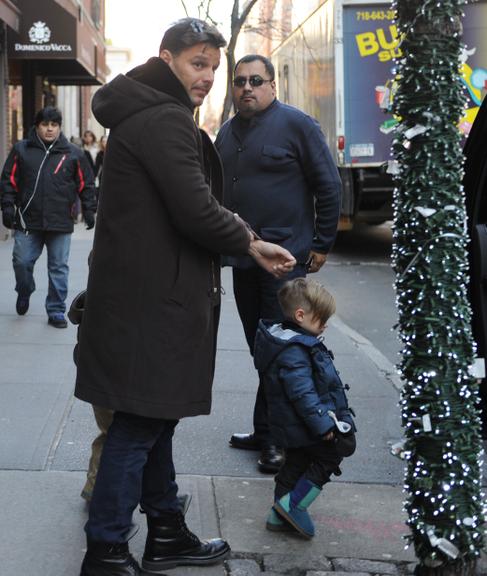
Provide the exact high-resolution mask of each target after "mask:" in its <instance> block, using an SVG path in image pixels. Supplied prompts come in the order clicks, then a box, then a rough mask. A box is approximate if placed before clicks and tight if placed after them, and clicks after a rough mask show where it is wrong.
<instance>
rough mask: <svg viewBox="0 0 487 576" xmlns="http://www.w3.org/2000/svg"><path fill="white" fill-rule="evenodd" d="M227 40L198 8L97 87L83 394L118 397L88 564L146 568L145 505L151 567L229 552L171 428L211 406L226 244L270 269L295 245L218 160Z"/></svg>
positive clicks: (94, 575) (102, 571) (94, 398)
mask: <svg viewBox="0 0 487 576" xmlns="http://www.w3.org/2000/svg"><path fill="white" fill-rule="evenodd" d="M224 45H225V40H224V39H223V37H222V36H221V34H220V33H219V32H218V30H217V29H216V28H214V27H213V26H210V25H209V24H207V23H205V22H203V21H201V20H197V19H194V18H186V19H183V20H181V21H179V22H177V23H176V24H174V25H173V26H172V27H171V28H170V29H169V30H167V31H166V33H165V35H164V37H163V39H162V43H161V47H160V51H159V57H158V58H151V59H149V60H148V62H147V63H146V64H144V65H142V66H139V67H137V68H135V69H134V70H132V71H130V72H129V73H128V74H127V75H125V76H124V75H119V76H117V77H116V78H115V79H114V80H113V81H112V82H110V83H109V84H107V85H106V86H104V87H103V88H101V89H100V90H99V91H98V92H97V93H96V95H95V96H94V99H93V111H94V113H95V116H96V118H97V119H98V120H99V121H100V123H101V124H102V125H103V126H105V127H107V128H110V137H109V139H108V144H107V148H106V152H105V158H104V169H103V192H102V194H101V196H100V205H99V217H98V221H97V226H96V231H95V241H94V247H93V258H92V262H91V267H90V273H89V278H88V288H87V295H86V306H85V311H84V316H83V322H82V324H81V328H80V335H79V355H78V374H77V380H76V392H75V394H76V396H77V397H78V398H80V399H81V400H85V401H87V402H90V403H91V404H94V405H96V406H101V407H103V408H108V409H111V410H114V412H115V413H114V418H113V423H112V424H111V426H110V428H109V430H108V434H107V438H106V441H105V445H104V448H103V453H102V456H101V460H100V467H99V470H98V475H97V479H96V483H95V487H94V490H93V496H92V500H91V505H90V514H89V519H88V522H87V524H86V527H85V530H86V534H87V540H88V549H87V553H86V556H85V558H84V560H83V565H82V569H81V576H101V575H103V576H133V575H136V574H139V573H140V569H139V566H138V563H137V562H136V561H135V559H134V558H133V557H132V556H131V555H130V553H129V549H128V540H129V538H130V536H131V534H133V529H132V513H133V510H134V509H135V508H136V506H137V505H138V504H140V505H141V507H142V509H143V511H144V512H145V514H146V516H147V523H148V534H147V539H146V546H145V551H144V556H143V559H142V566H143V569H144V570H145V571H146V572H148V573H151V574H162V573H164V572H165V571H166V570H167V569H168V568H173V567H175V566H179V565H184V564H188V565H205V564H211V563H214V562H219V561H221V560H223V559H224V558H225V557H226V555H227V554H228V552H229V550H230V548H229V546H228V544H227V543H226V542H225V541H224V540H222V539H220V538H217V539H213V540H210V541H201V540H200V539H199V538H198V537H197V536H196V535H195V534H193V533H192V532H190V530H189V529H188V527H187V526H186V523H185V520H184V516H183V514H182V513H181V510H180V507H179V503H178V500H177V490H178V487H177V484H176V482H175V470H174V464H173V458H172V437H173V433H174V429H175V427H176V425H177V423H178V420H179V419H180V418H184V417H188V416H197V415H200V414H208V413H209V412H210V408H211V387H212V380H213V373H214V366H215V352H216V335H217V328H218V318H219V309H220V288H221V287H220V272H219V270H220V257H219V254H220V253H223V254H231V255H238V254H246V253H247V254H250V255H251V256H252V257H253V258H254V259H255V260H256V261H257V262H258V263H259V264H260V265H262V266H263V267H264V268H265V269H266V270H267V271H268V272H269V273H274V274H276V275H278V276H281V275H284V274H285V273H287V272H288V271H289V270H292V268H293V266H294V263H295V260H294V258H293V257H292V256H291V254H290V253H289V252H288V251H287V250H285V249H283V248H281V247H280V246H276V245H274V244H269V243H267V242H264V241H262V240H260V239H258V238H257V237H256V235H255V234H254V233H253V232H252V231H251V230H250V229H249V228H248V227H247V226H246V225H245V224H244V222H243V221H242V220H241V219H240V218H238V217H237V216H236V215H235V214H233V213H232V212H230V211H229V210H226V209H225V208H223V207H222V206H221V205H220V202H221V200H222V192H223V190H222V173H221V165H220V161H219V159H218V157H217V154H216V151H215V149H214V147H213V144H212V143H211V140H210V139H209V137H208V135H207V134H206V133H204V132H202V131H200V130H198V127H197V126H196V124H195V122H194V116H193V113H194V108H195V107H196V106H200V105H201V104H202V102H203V100H204V99H205V97H206V95H207V94H208V92H209V91H210V89H211V87H212V85H213V80H214V75H215V71H216V69H217V67H218V65H219V63H220V48H221V47H223V46H224Z"/></svg>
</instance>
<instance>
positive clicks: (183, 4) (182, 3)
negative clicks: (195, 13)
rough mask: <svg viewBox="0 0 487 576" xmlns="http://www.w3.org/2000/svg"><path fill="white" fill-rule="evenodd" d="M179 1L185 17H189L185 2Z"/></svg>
mask: <svg viewBox="0 0 487 576" xmlns="http://www.w3.org/2000/svg"><path fill="white" fill-rule="evenodd" d="M179 1H180V2H181V5H182V7H183V10H184V12H185V14H186V16H188V17H189V14H188V9H187V8H186V2H185V1H184V0H179Z"/></svg>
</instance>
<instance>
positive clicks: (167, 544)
mask: <svg viewBox="0 0 487 576" xmlns="http://www.w3.org/2000/svg"><path fill="white" fill-rule="evenodd" d="M147 524H148V534H147V540H146V543H145V551H144V556H143V558H142V568H143V569H144V570H145V571H146V572H149V573H150V574H162V573H163V570H167V569H168V568H175V567H176V566H206V565H207V564H215V563H217V562H221V561H222V560H224V559H225V558H226V557H227V556H228V554H229V552H230V546H229V545H228V543H227V542H225V540H222V539H221V538H214V539H213V540H207V541H201V540H200V539H199V538H198V537H197V536H196V535H195V534H193V533H192V532H191V531H190V530H189V529H188V527H187V526H186V523H185V521H184V516H183V515H182V514H181V512H175V513H173V514H169V513H168V514H165V515H164V516H160V517H157V518H154V517H150V516H148V517H147Z"/></svg>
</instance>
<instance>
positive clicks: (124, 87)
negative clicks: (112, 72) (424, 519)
mask: <svg viewBox="0 0 487 576" xmlns="http://www.w3.org/2000/svg"><path fill="white" fill-rule="evenodd" d="M168 102H177V103H179V104H181V105H183V106H185V107H187V108H188V109H189V110H190V111H191V113H192V112H193V109H194V106H193V103H192V102H191V100H190V98H189V95H188V93H187V92H186V90H185V88H184V86H183V85H182V84H181V82H180V81H179V80H178V78H177V77H176V76H175V75H174V73H173V72H172V70H171V69H170V68H169V66H168V65H167V64H166V63H165V62H164V61H163V60H161V58H150V59H149V60H148V61H147V62H146V63H145V64H142V65H141V66H137V67H136V68H134V69H133V70H130V72H127V74H126V75H123V74H119V75H118V76H116V77H115V78H114V79H113V80H112V81H111V82H109V83H108V84H106V85H105V86H103V87H102V88H100V89H99V90H98V91H97V92H96V93H95V95H94V96H93V102H92V105H91V107H92V110H93V114H94V116H95V118H96V119H97V120H98V122H100V124H101V125H102V126H104V127H105V128H114V127H115V126H117V125H118V124H120V122H122V121H123V120H125V119H126V118H129V117H130V116H133V115H134V114H136V113H137V112H140V111H141V110H144V109H146V108H152V107H153V106H159V105H161V104H165V103H168Z"/></svg>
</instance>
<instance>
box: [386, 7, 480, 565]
mask: <svg viewBox="0 0 487 576" xmlns="http://www.w3.org/2000/svg"><path fill="white" fill-rule="evenodd" d="M464 4H465V1H464V0H442V1H441V2H439V1H438V0H396V1H395V2H393V3H392V8H393V9H394V10H395V12H396V15H397V21H396V24H397V26H398V30H399V33H400V34H401V38H402V41H401V53H402V54H403V56H401V57H400V59H399V60H398V61H397V62H396V74H397V79H398V88H397V92H396V94H395V99H394V104H393V107H394V108H393V111H394V113H395V115H396V117H397V118H398V119H399V120H400V123H399V125H398V127H397V129H396V131H395V136H394V140H393V153H394V160H393V161H391V162H390V163H389V169H388V171H389V172H390V173H391V174H393V175H394V178H395V179H396V189H395V193H394V212H395V221H394V229H393V233H394V248H393V266H394V269H395V271H396V293H397V297H396V301H397V307H398V312H399V324H398V325H399V334H400V338H401V341H402V343H403V350H402V360H401V363H400V371H401V375H402V378H403V380H404V387H403V390H402V394H401V400H400V405H401V411H402V420H403V426H404V431H405V440H404V443H403V444H402V445H397V446H395V449H396V450H397V452H398V454H400V456H401V457H402V458H404V459H405V461H406V481H405V490H406V493H407V497H406V503H405V508H406V511H407V513H408V525H409V527H410V530H411V535H410V542H411V543H412V544H413V545H414V549H415V552H416V556H417V558H418V560H419V565H418V566H417V568H416V574H458V575H467V574H473V573H474V568H475V562H476V559H477V558H478V557H479V555H480V551H481V549H482V547H483V544H484V539H483V523H484V509H483V494H482V492H481V465H482V461H481V456H482V444H481V422H480V418H479V413H478V402H479V396H478V384H477V380H476V379H475V378H473V377H472V376H471V374H470V372H469V368H470V366H472V365H473V364H474V356H475V350H474V343H473V340H472V336H471V330H470V321H471V310H470V306H469V302H468V299H467V289H466V285H467V281H468V258H467V242H468V239H467V234H466V214H465V207H464V202H465V199H464V193H463V188H462V185H461V182H462V177H463V168H462V166H463V155H462V150H461V142H460V134H459V132H458V129H457V124H458V122H459V119H460V117H461V116H462V113H463V110H464V107H465V98H464V94H463V90H462V88H461V78H460V71H459V70H460V62H461V61H462V59H463V61H464V60H465V58H466V57H467V56H468V54H467V53H466V51H465V48H464V47H463V46H462V43H461V32H462V30H461V18H462V8H463V6H464Z"/></svg>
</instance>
